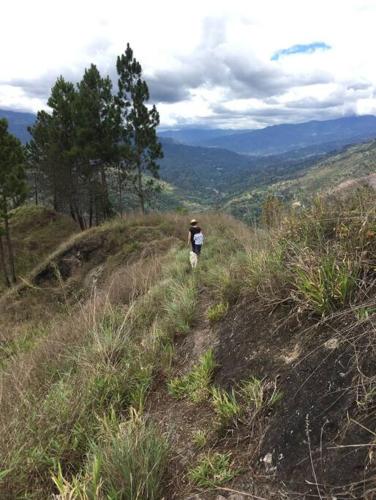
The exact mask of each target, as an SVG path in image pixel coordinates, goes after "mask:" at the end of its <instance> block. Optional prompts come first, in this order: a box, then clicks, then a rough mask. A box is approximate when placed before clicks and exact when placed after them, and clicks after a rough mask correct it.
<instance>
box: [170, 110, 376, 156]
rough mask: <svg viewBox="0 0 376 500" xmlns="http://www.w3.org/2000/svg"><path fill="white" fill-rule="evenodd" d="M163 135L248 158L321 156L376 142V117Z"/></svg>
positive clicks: (198, 130)
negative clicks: (305, 152) (311, 152)
mask: <svg viewBox="0 0 376 500" xmlns="http://www.w3.org/2000/svg"><path fill="white" fill-rule="evenodd" d="M163 135H164V136H165V137H171V138H173V139H177V140H179V141H180V142H183V143H185V144H191V145H196V146H198V145H199V146H205V147H217V148H221V149H228V150H230V151H235V152H236V153H241V154H248V155H270V154H279V153H284V152H288V151H293V150H299V149H301V148H307V147H315V149H316V152H319V153H320V152H328V151H331V150H335V149H338V148H341V147H343V146H346V145H348V144H356V143H359V142H363V141H366V140H369V139H373V138H375V137H376V117H375V116H371V115H365V116H349V117H344V118H338V119H335V120H323V121H310V122H306V123H298V124H282V125H273V126H270V127H265V128H263V129H259V130H239V131H237V132H236V131H231V130H228V129H227V130H223V131H222V130H220V129H213V130H201V129H190V128H187V129H180V130H172V131H164V132H163Z"/></svg>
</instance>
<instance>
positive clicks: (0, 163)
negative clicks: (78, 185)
mask: <svg viewBox="0 0 376 500" xmlns="http://www.w3.org/2000/svg"><path fill="white" fill-rule="evenodd" d="M24 166H25V155H24V148H23V146H22V144H21V142H20V141H19V140H18V139H17V138H16V137H14V136H13V135H12V134H10V133H9V132H8V123H7V120H5V119H2V120H0V268H1V269H2V271H3V273H2V274H3V278H4V282H5V285H6V286H8V287H9V286H11V284H12V283H15V282H16V270H15V265H14V256H13V247H12V241H11V237H10V231H9V217H10V215H9V211H10V208H11V207H13V206H15V205H18V204H20V203H22V201H24V199H25V197H26V192H27V187H26V174H25V168H24Z"/></svg>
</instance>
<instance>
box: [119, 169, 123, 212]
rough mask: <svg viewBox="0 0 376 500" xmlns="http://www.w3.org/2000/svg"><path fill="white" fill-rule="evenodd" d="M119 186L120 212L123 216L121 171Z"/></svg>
mask: <svg viewBox="0 0 376 500" xmlns="http://www.w3.org/2000/svg"><path fill="white" fill-rule="evenodd" d="M118 188H119V212H120V215H121V217H122V216H123V182H122V178H121V173H120V171H119V172H118Z"/></svg>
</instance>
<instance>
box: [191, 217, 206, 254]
mask: <svg viewBox="0 0 376 500" xmlns="http://www.w3.org/2000/svg"><path fill="white" fill-rule="evenodd" d="M203 242H204V235H203V234H202V231H201V228H200V226H199V225H198V222H197V220H196V219H192V220H191V227H190V228H189V233H188V245H189V244H191V245H192V252H194V253H195V254H196V255H200V253H201V247H202V244H203Z"/></svg>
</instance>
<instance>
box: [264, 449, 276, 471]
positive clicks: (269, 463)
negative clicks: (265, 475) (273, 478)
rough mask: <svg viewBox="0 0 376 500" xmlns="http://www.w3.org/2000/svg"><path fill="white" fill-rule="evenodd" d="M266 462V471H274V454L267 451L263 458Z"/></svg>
mask: <svg viewBox="0 0 376 500" xmlns="http://www.w3.org/2000/svg"><path fill="white" fill-rule="evenodd" d="M261 461H262V462H264V465H265V469H266V472H274V471H275V470H276V467H275V466H274V465H273V454H272V453H270V452H269V453H267V454H266V455H265V457H264V458H262V459H261Z"/></svg>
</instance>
